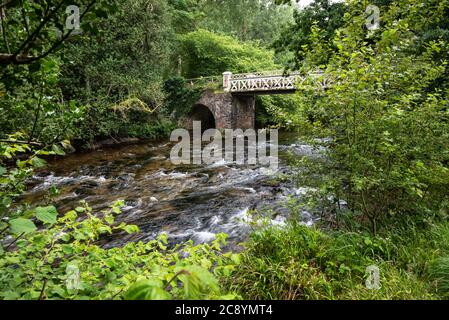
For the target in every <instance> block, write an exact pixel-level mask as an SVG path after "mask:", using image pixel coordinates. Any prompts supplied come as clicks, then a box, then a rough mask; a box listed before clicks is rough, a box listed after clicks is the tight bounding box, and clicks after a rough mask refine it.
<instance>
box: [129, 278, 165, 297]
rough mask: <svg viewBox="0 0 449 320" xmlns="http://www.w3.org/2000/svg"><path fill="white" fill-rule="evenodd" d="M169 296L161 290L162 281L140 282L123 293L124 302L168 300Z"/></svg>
mask: <svg viewBox="0 0 449 320" xmlns="http://www.w3.org/2000/svg"><path fill="white" fill-rule="evenodd" d="M171 298H172V297H171V295H170V294H169V293H168V292H167V291H165V290H164V289H163V288H162V281H158V280H142V281H139V282H137V283H135V284H133V285H132V286H131V287H130V288H129V289H128V291H127V292H126V293H125V299H126V300H169V299H171Z"/></svg>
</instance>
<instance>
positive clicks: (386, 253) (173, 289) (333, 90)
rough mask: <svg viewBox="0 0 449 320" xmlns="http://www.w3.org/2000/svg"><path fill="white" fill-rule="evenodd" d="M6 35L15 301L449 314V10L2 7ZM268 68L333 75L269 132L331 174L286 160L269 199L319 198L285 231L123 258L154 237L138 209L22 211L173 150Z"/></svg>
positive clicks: (302, 201) (417, 3)
mask: <svg viewBox="0 0 449 320" xmlns="http://www.w3.org/2000/svg"><path fill="white" fill-rule="evenodd" d="M299 3H301V1H299ZM373 6H374V7H373ZM370 8H371V9H370ZM373 8H377V9H378V12H379V14H380V17H379V18H380V20H379V22H378V25H376V26H375V27H374V28H373V27H372V26H373V22H376V21H375V17H374V16H375V14H376V10H374V9H373ZM77 10H78V11H77ZM373 15H374V16H373ZM373 17H374V18H373ZM373 19H374V20H373ZM0 21H1V25H0V30H1V34H0V77H1V79H0V268H1V271H2V272H1V273H0V299H14V300H15V299H40V300H43V299H120V300H121V299H131V300H133V299H134V300H139V299H147V300H159V299H447V298H449V221H448V214H449V212H448V209H449V192H448V190H449V100H448V99H449V65H448V62H449V1H448V0H397V1H392V0H371V1H363V0H347V1H330V0H314V1H311V3H310V4H308V5H307V6H305V5H300V4H298V3H297V1H290V0H276V1H271V0H122V1H116V0H114V1H106V0H77V1H72V0H70V1H69V0H42V1H24V0H0ZM270 70H283V72H284V73H285V74H288V73H289V72H292V71H296V72H300V73H303V74H307V73H309V72H314V71H316V70H320V79H319V80H320V81H317V79H316V78H309V79H308V80H307V81H304V82H302V83H299V84H297V90H296V92H295V93H294V94H290V95H262V96H258V97H257V98H256V123H257V126H258V127H259V128H278V129H280V130H283V131H288V132H289V133H290V134H294V135H295V137H298V138H300V139H301V141H304V143H307V144H308V145H309V146H311V147H312V148H313V149H314V150H324V151H323V154H324V156H321V157H307V156H298V155H295V154H289V156H288V170H287V171H284V172H282V173H281V174H278V175H276V176H273V177H271V178H270V183H271V184H279V183H280V182H281V181H285V180H289V181H290V180H291V181H293V183H294V184H295V185H297V186H307V193H305V194H304V195H303V196H302V197H299V198H298V197H289V199H288V203H287V204H286V207H287V209H288V210H289V215H288V219H287V221H286V222H285V223H283V224H282V225H281V226H279V225H273V224H271V223H269V221H270V219H269V218H267V217H269V215H270V212H262V211H259V210H250V211H252V212H250V213H251V215H252V219H251V224H252V225H251V230H252V232H251V234H250V235H249V237H248V238H247V239H246V240H245V241H244V243H242V244H240V246H239V248H238V249H236V250H233V249H230V248H229V247H228V246H227V237H228V236H227V235H226V234H223V233H217V234H216V235H215V239H214V240H213V241H209V242H204V243H196V242H194V241H192V240H189V241H186V242H182V243H177V244H176V245H173V244H172V243H171V242H170V241H169V240H168V239H167V235H166V234H164V233H161V234H160V235H158V237H156V238H154V239H151V240H149V239H146V241H127V242H126V243H124V244H122V245H120V246H113V247H108V246H104V245H103V244H104V241H105V239H107V238H108V237H109V236H111V235H117V234H119V235H123V237H131V238H129V239H132V235H133V234H138V233H139V232H140V230H139V227H137V226H136V225H134V224H127V223H125V222H123V221H122V220H120V214H121V212H122V210H124V209H123V208H124V207H126V206H127V201H126V200H127V199H116V201H114V203H108V204H106V205H108V206H109V208H108V209H104V210H103V209H102V210H100V211H97V210H96V206H93V205H91V204H90V203H89V202H87V201H81V202H80V203H79V205H78V206H75V207H73V208H71V209H70V210H60V209H59V208H60V205H61V204H60V203H58V201H57V200H56V199H58V195H59V194H60V190H59V188H58V187H57V186H55V185H52V186H50V187H49V188H48V192H47V193H46V194H45V195H44V196H42V197H41V198H40V199H39V201H35V202H30V201H23V199H24V197H25V196H26V195H27V192H28V191H29V189H30V181H31V180H32V179H33V177H35V175H36V174H38V173H39V172H41V171H42V170H45V168H46V166H47V162H50V161H51V162H52V163H53V162H63V161H64V159H65V157H66V156H67V155H69V154H73V153H85V154H89V152H93V151H92V150H94V149H98V148H101V146H102V145H103V144H104V143H110V142H111V141H112V143H114V144H120V143H123V142H124V143H130V142H131V141H132V142H136V141H140V142H141V141H154V140H156V139H167V138H168V137H169V136H170V133H171V132H172V130H174V129H175V128H178V127H180V126H182V123H183V121H184V120H185V118H186V117H188V115H189V114H190V112H191V111H192V107H193V105H194V103H195V101H197V100H198V98H199V96H200V95H201V93H202V92H203V91H204V90H206V89H208V90H215V91H220V90H222V88H221V87H220V86H221V81H222V74H223V72H225V71H230V72H233V73H250V72H261V71H270ZM323 81H325V82H326V86H324V87H323V86H321V85H318V83H322V82H323ZM154 201H157V200H156V199H155V200H154ZM261 201H262V200H261ZM305 205H307V207H308V208H311V210H313V212H314V213H315V214H316V215H319V217H320V219H318V220H317V222H316V223H315V224H313V225H312V226H309V225H305V224H304V223H303V222H302V221H301V219H300V216H301V212H302V210H303V207H304V206H305ZM231 248H232V247H231ZM372 266H375V268H377V270H379V272H380V273H379V274H378V277H379V279H378V280H379V283H380V285H379V286H378V287H375V288H373V287H372V286H370V285H369V281H370V280H373V279H370V274H369V270H370V269H369V268H370V267H372ZM367 279H368V280H367Z"/></svg>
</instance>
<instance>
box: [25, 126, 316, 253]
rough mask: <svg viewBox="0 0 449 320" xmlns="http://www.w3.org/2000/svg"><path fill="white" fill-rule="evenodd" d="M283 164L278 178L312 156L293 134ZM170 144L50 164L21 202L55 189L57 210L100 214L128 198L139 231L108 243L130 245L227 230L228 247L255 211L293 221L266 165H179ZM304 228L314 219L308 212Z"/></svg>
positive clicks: (284, 188)
mask: <svg viewBox="0 0 449 320" xmlns="http://www.w3.org/2000/svg"><path fill="white" fill-rule="evenodd" d="M279 144H280V148H279V149H280V160H281V161H280V165H279V169H278V171H277V172H276V173H287V171H288V168H287V166H286V164H285V161H283V159H284V158H285V157H284V156H285V153H286V152H287V150H290V151H293V152H294V153H296V154H298V155H308V154H312V153H313V152H314V151H313V150H312V149H311V147H310V146H307V145H304V144H301V143H300V142H299V141H298V140H297V139H296V138H294V135H293V134H287V133H282V134H280V141H279ZM172 145H173V144H171V143H169V142H167V141H159V142H157V143H155V142H151V143H141V144H136V145H129V146H121V147H115V148H105V149H102V150H97V151H94V152H89V153H84V154H73V155H69V156H67V157H65V158H64V159H62V160H61V159H59V160H54V161H51V162H50V163H49V166H48V167H47V168H46V169H45V171H40V172H37V173H36V174H35V176H34V177H33V178H32V179H31V180H30V181H29V191H28V192H27V193H26V195H25V197H24V201H26V202H29V203H33V204H38V203H39V202H40V201H42V199H43V198H44V196H45V194H46V193H47V192H48V191H49V189H50V187H51V186H56V187H57V188H58V189H59V190H60V195H59V196H58V197H57V198H56V199H55V201H54V202H55V203H56V206H57V208H58V211H59V212H66V211H68V210H70V209H73V208H74V207H76V206H78V202H79V201H80V200H85V201H87V202H88V203H89V204H90V205H91V206H92V207H93V208H94V210H96V211H100V210H103V209H106V208H107V207H108V206H109V205H110V204H112V203H113V202H114V201H116V200H119V199H123V200H125V203H126V206H125V207H124V208H123V212H122V214H121V215H119V216H118V221H124V222H127V223H130V224H136V225H137V226H139V228H140V230H141V232H140V233H139V234H137V235H131V236H130V235H124V234H120V235H114V236H111V237H109V238H108V239H107V241H106V243H105V246H106V247H110V246H116V245H120V244H123V243H125V242H127V241H135V240H150V239H154V238H155V237H157V235H158V234H160V233H161V232H166V233H167V235H168V238H169V240H170V242H171V243H178V242H182V241H186V240H189V239H192V240H194V241H195V242H196V243H202V242H207V241H211V240H213V239H214V235H215V234H216V233H219V232H225V233H227V234H229V236H230V239H229V240H230V242H231V244H232V243H234V244H236V243H238V242H240V241H242V240H244V239H245V238H246V237H247V235H248V233H249V231H250V227H249V225H248V221H249V220H250V219H251V218H250V216H249V215H247V213H248V212H249V211H250V210H252V209H263V210H270V211H271V212H272V217H271V219H272V222H273V223H275V224H281V225H282V223H283V222H284V221H285V219H286V218H287V217H288V210H287V209H286V208H285V202H286V201H287V199H288V197H289V196H298V194H299V193H298V189H296V188H295V187H294V184H293V182H292V181H289V180H282V181H281V180H277V179H274V176H275V175H274V176H273V175H270V174H269V173H268V170H267V168H264V167H261V166H254V165H235V164H227V163H226V162H224V161H220V162H217V163H215V164H213V165H174V164H172V163H171V161H170V159H169V155H170V150H171V147H172ZM302 215H303V219H304V222H305V223H308V224H311V223H313V220H314V218H313V217H312V215H310V214H309V213H308V212H307V211H305V210H304V211H303V214H302Z"/></svg>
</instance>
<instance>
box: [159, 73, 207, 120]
mask: <svg viewBox="0 0 449 320" xmlns="http://www.w3.org/2000/svg"><path fill="white" fill-rule="evenodd" d="M164 92H165V94H166V100H165V109H164V111H165V112H166V113H168V114H170V115H173V116H174V117H176V118H179V117H182V116H186V115H187V114H188V113H189V112H190V111H191V110H192V107H193V105H194V104H195V103H196V101H198V99H199V97H200V95H201V92H202V90H201V89H200V88H194V87H192V86H189V85H188V84H187V82H186V80H185V79H184V78H182V77H174V78H170V79H168V80H166V81H165V83H164Z"/></svg>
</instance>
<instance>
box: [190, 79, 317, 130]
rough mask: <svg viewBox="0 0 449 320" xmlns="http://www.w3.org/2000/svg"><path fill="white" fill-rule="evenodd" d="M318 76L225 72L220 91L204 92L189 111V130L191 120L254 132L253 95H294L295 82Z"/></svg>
mask: <svg viewBox="0 0 449 320" xmlns="http://www.w3.org/2000/svg"><path fill="white" fill-rule="evenodd" d="M321 75H322V74H321V73H319V72H317V73H310V74H308V75H305V76H304V75H301V74H299V73H296V72H294V73H291V74H289V75H284V74H283V71H268V72H258V73H244V74H232V73H231V72H225V73H223V92H221V93H215V92H214V91H212V90H206V91H204V93H203V94H202V96H201V98H200V99H199V100H198V101H197V103H196V104H195V105H194V107H193V109H192V113H191V115H190V120H191V122H190V124H189V126H190V127H192V122H193V121H201V125H202V128H203V129H210V128H217V129H253V128H254V127H255V120H256V115H255V111H256V109H255V102H256V95H262V94H285V93H293V92H294V91H295V90H296V86H297V84H298V83H302V82H304V81H305V80H306V79H307V78H308V77H317V78H318V77H319V76H321ZM321 84H322V85H323V86H325V83H321Z"/></svg>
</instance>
